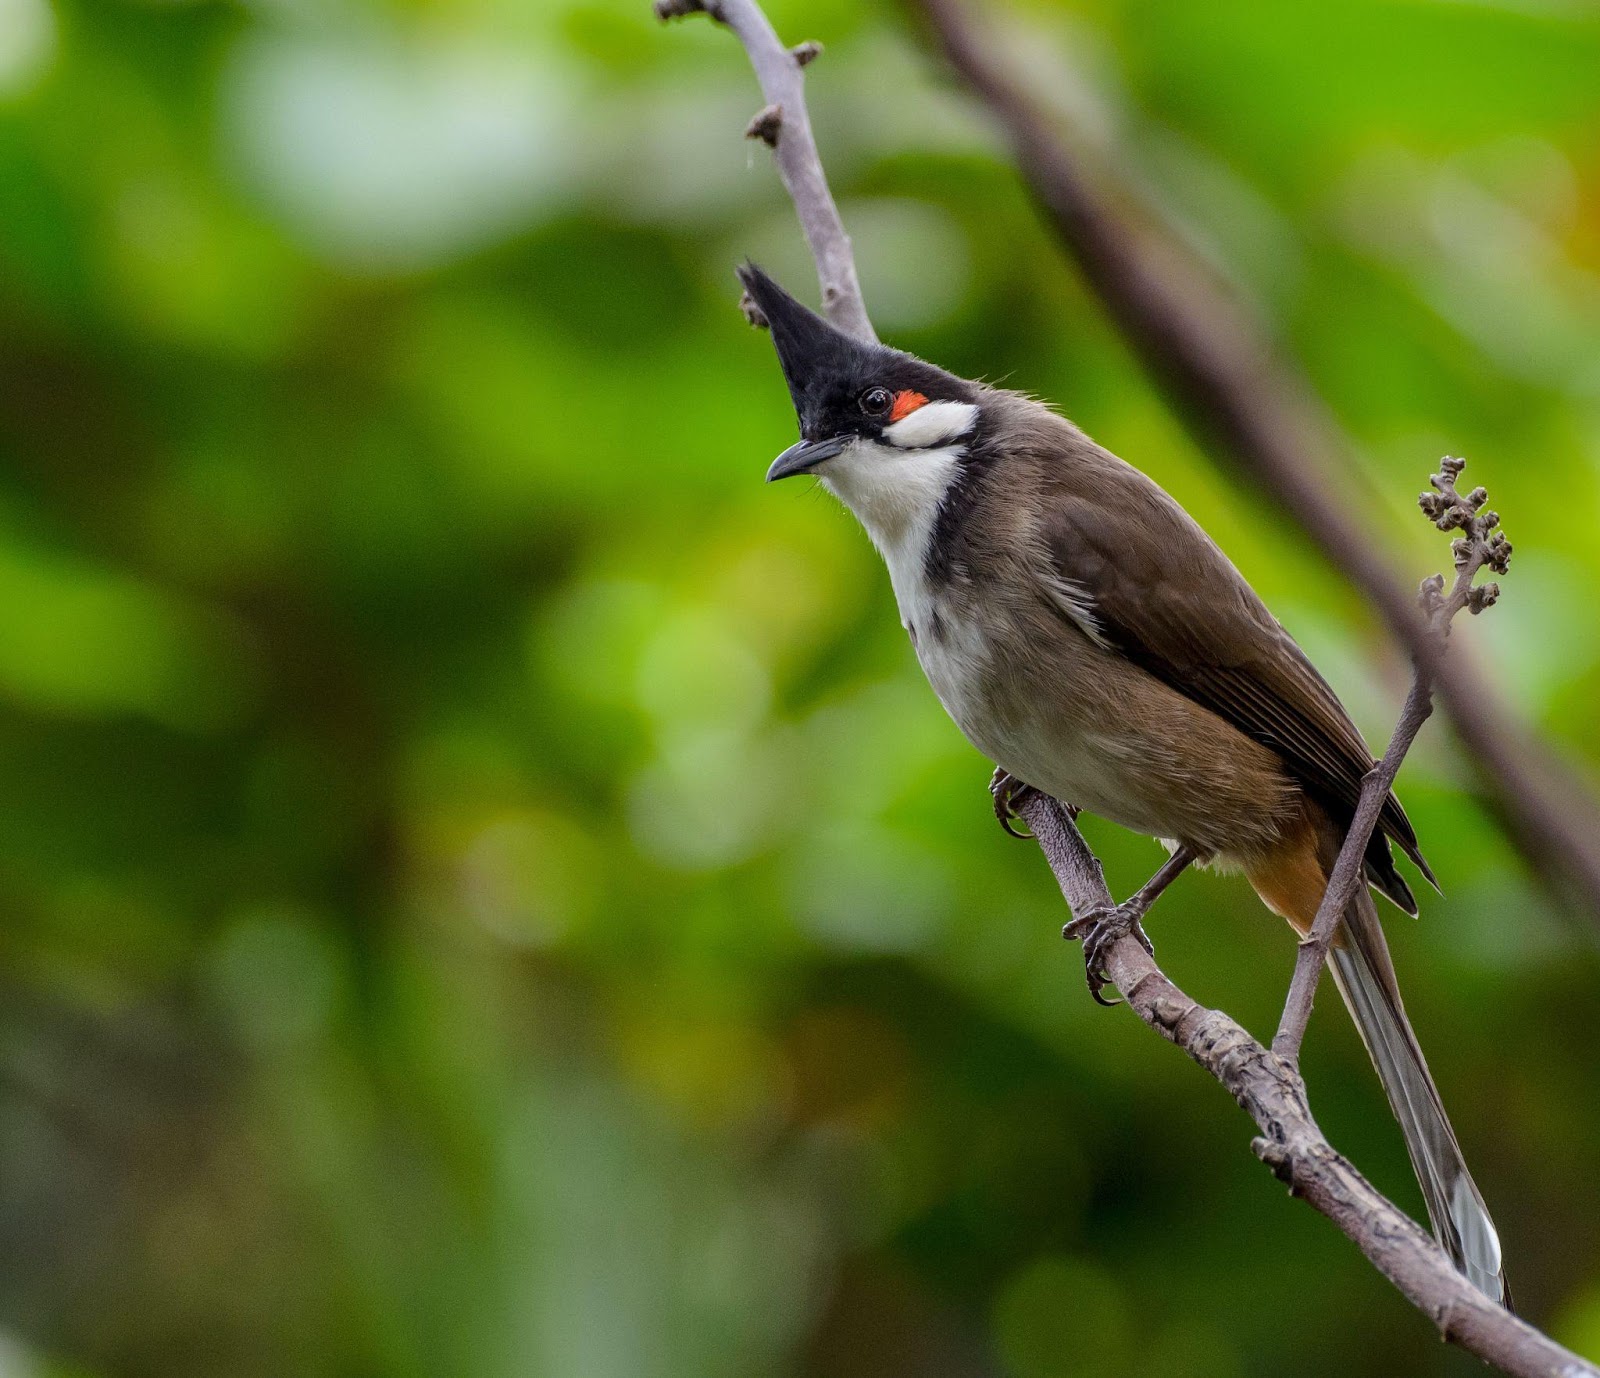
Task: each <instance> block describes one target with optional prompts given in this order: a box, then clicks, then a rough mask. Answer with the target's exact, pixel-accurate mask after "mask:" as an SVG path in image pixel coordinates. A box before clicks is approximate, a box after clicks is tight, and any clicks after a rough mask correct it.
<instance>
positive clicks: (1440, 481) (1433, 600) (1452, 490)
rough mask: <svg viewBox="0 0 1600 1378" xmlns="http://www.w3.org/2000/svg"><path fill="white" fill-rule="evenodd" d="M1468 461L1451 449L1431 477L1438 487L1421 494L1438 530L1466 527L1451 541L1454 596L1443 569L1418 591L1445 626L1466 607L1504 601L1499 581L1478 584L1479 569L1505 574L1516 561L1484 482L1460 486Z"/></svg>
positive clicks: (1474, 609)
mask: <svg viewBox="0 0 1600 1378" xmlns="http://www.w3.org/2000/svg"><path fill="white" fill-rule="evenodd" d="M1466 467H1467V461H1466V460H1464V459H1461V458H1458V457H1457V456H1455V455H1446V456H1445V457H1444V458H1443V459H1441V460H1440V461H1439V472H1438V473H1437V474H1434V475H1432V476H1431V477H1430V478H1429V479H1428V482H1429V483H1430V484H1431V485H1432V486H1433V490H1434V491H1433V492H1431V493H1422V494H1420V495H1419V496H1418V498H1417V506H1418V507H1420V508H1421V509H1422V514H1423V516H1425V517H1427V519H1428V520H1429V521H1431V522H1432V523H1433V524H1434V525H1435V526H1436V527H1438V528H1439V530H1441V531H1460V532H1463V533H1464V534H1463V535H1460V536H1457V537H1456V539H1455V540H1454V541H1452V542H1451V543H1450V554H1451V556H1452V557H1453V558H1454V560H1455V567H1456V583H1455V587H1454V589H1452V590H1451V593H1450V595H1449V597H1446V596H1445V591H1444V588H1445V580H1444V575H1442V574H1435V575H1434V576H1433V577H1432V578H1429V579H1425V580H1423V582H1422V588H1421V590H1420V591H1419V594H1418V597H1419V600H1420V601H1421V603H1422V607H1423V610H1424V611H1425V612H1427V613H1428V614H1429V616H1430V617H1431V618H1432V619H1433V620H1434V622H1435V625H1436V626H1438V627H1439V628H1440V630H1443V629H1444V628H1446V627H1448V625H1449V621H1450V618H1451V617H1452V616H1454V615H1455V613H1456V612H1458V611H1460V609H1462V608H1465V609H1466V610H1467V611H1468V612H1470V613H1472V614H1474V615H1476V614H1478V613H1480V612H1482V611H1483V610H1484V609H1485V608H1492V607H1493V606H1494V605H1495V603H1496V602H1498V601H1499V598H1500V585H1499V584H1497V583H1494V582H1493V581H1492V580H1491V581H1490V582H1489V583H1486V584H1478V585H1474V584H1473V582H1472V581H1473V579H1474V578H1475V577H1476V576H1477V573H1478V571H1479V570H1480V569H1482V568H1483V567H1484V566H1485V565H1487V566H1488V567H1489V568H1490V569H1491V570H1493V571H1494V572H1495V573H1496V574H1504V573H1505V572H1506V571H1507V570H1508V569H1509V568H1510V567H1511V542H1510V541H1508V540H1507V539H1506V533H1505V532H1504V531H1500V530H1497V528H1498V527H1499V525H1500V514H1499V513H1498V512H1496V511H1495V510H1494V509H1493V508H1490V509H1488V510H1487V511H1485V510H1484V504H1485V503H1487V502H1488V501H1489V494H1488V491H1487V490H1486V489H1484V488H1481V487H1479V488H1474V489H1473V490H1472V491H1471V492H1470V493H1462V492H1460V491H1459V490H1458V489H1457V487H1456V480H1457V479H1458V478H1460V477H1461V471H1462V470H1463V469H1465V468H1466Z"/></svg>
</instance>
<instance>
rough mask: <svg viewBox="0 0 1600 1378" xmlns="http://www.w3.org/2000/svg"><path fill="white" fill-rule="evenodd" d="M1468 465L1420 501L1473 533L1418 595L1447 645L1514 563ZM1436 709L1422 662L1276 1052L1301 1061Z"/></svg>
mask: <svg viewBox="0 0 1600 1378" xmlns="http://www.w3.org/2000/svg"><path fill="white" fill-rule="evenodd" d="M1464 468H1466V461H1465V460H1464V459H1455V458H1452V457H1450V456H1446V457H1445V458H1444V459H1442V460H1440V462H1439V472H1438V473H1437V474H1434V475H1433V477H1432V478H1431V479H1430V480H1429V482H1430V483H1431V484H1432V485H1433V489H1434V491H1433V492H1431V493H1424V494H1423V495H1422V497H1421V499H1420V500H1419V503H1420V506H1421V507H1422V510H1423V512H1424V513H1425V514H1426V515H1427V517H1428V519H1429V520H1430V521H1431V522H1433V523H1434V525H1435V526H1437V527H1438V528H1439V530H1441V531H1461V532H1463V533H1465V534H1463V535H1461V536H1459V537H1457V538H1456V540H1455V541H1454V542H1453V544H1452V547H1451V549H1452V553H1453V554H1454V556H1455V567H1456V578H1455V584H1454V585H1453V586H1452V588H1451V590H1450V592H1449V594H1448V595H1447V594H1446V593H1445V592H1444V575H1442V574H1435V575H1433V576H1432V577H1431V578H1429V579H1426V580H1424V581H1423V584H1422V588H1421V590H1420V592H1419V594H1418V602H1419V603H1420V604H1421V606H1422V610H1423V615H1424V617H1425V619H1426V622H1427V627H1428V630H1429V632H1430V634H1431V635H1432V636H1433V638H1434V640H1435V644H1436V645H1438V646H1440V647H1441V648H1442V647H1443V645H1444V642H1445V639H1446V637H1448V636H1449V633H1450V623H1451V620H1452V619H1453V618H1454V617H1455V615H1456V614H1457V613H1458V612H1460V611H1461V610H1462V609H1463V608H1470V609H1471V610H1472V611H1473V612H1474V613H1480V612H1482V611H1483V610H1484V609H1485V608H1487V607H1491V606H1492V605H1493V604H1494V602H1495V600H1496V599H1497V598H1499V596H1500V585H1498V584H1494V583H1487V584H1478V585H1474V583H1473V581H1474V580H1475V579H1476V578H1477V576H1478V571H1479V570H1481V569H1483V568H1484V566H1486V565H1487V566H1488V567H1489V568H1490V569H1491V570H1493V571H1494V572H1495V573H1496V574H1504V573H1505V572H1506V569H1507V568H1508V567H1509V565H1510V563H1511V542H1510V541H1508V540H1507V539H1506V537H1505V533H1504V532H1503V531H1499V530H1496V528H1497V527H1498V526H1499V524H1500V517H1499V514H1498V513H1496V512H1485V511H1483V505H1484V503H1485V502H1486V501H1487V500H1488V494H1487V493H1485V492H1484V490H1483V489H1482V488H1475V489H1473V490H1472V492H1470V493H1466V494H1462V493H1460V492H1458V491H1457V490H1456V479H1458V478H1459V477H1460V476H1461V471H1462V470H1463V469H1464ZM1432 713H1433V675H1432V673H1431V671H1430V669H1429V667H1428V665H1427V664H1424V663H1422V662H1421V661H1419V662H1418V664H1417V667H1416V671H1415V673H1414V675H1413V677H1412V680H1411V690H1410V692H1409V693H1408V694H1407V695H1406V701H1405V706H1404V707H1403V708H1402V709H1401V710H1400V720H1399V722H1397V723H1396V724H1395V729H1394V735H1393V736H1392V737H1390V739H1389V748H1388V750H1387V751H1385V752H1384V753H1383V759H1382V760H1381V761H1380V762H1378V764H1377V765H1376V766H1375V767H1374V768H1373V770H1372V772H1371V773H1370V774H1369V775H1368V776H1367V778H1366V779H1365V780H1364V781H1363V782H1362V786H1361V798H1360V801H1359V802H1358V804H1357V806H1356V812H1355V818H1354V820H1353V821H1352V822H1351V824H1350V831H1349V833H1348V834H1347V835H1346V837H1345V840H1344V845H1343V846H1342V847H1341V848H1340V849H1339V859H1338V861H1337V862H1336V863H1335V864H1334V868H1333V874H1332V875H1331V876H1330V877H1329V878H1328V888H1327V889H1326V890H1325V891H1324V892H1323V896H1322V903H1321V905H1320V906H1319V907H1318V909H1317V917H1316V920H1315V922H1313V923H1312V925H1311V931H1310V932H1309V933H1307V934H1306V936H1305V937H1304V938H1303V939H1302V940H1301V942H1300V949H1299V951H1298V953H1297V954H1296V956H1295V965H1294V978H1293V979H1292V980H1291V981H1290V983H1289V997H1288V999H1287V1000H1286V1001H1285V1002H1284V1007H1283V1018H1282V1020H1281V1021H1280V1023H1279V1025H1278V1032H1277V1033H1276V1034H1275V1035H1274V1036H1273V1039H1272V1050H1273V1052H1275V1053H1277V1054H1278V1055H1279V1056H1280V1057H1286V1058H1288V1059H1290V1060H1291V1061H1293V1060H1294V1059H1296V1058H1298V1057H1299V1056H1300V1044H1301V1042H1302V1040H1303V1039H1304V1038H1305V1034H1306V1023H1307V1021H1308V1020H1309V1019H1310V1018H1311V1004H1312V1001H1313V1000H1314V999H1315V997H1316V993H1317V983H1318V981H1320V980H1321V978H1322V967H1323V963H1324V962H1325V960H1326V959H1327V955H1328V945H1329V944H1330V943H1331V942H1332V941H1333V935H1334V931H1335V930H1336V929H1337V928H1338V926H1339V920H1340V918H1341V917H1342V916H1343V914H1344V911H1345V907H1346V906H1347V905H1348V904H1349V903H1350V900H1351V898H1352V897H1353V896H1354V895H1355V893H1356V888H1357V887H1358V886H1360V885H1363V884H1365V883H1366V878H1365V870H1366V852H1367V843H1368V842H1369V841H1370V840H1371V838H1372V833H1373V829H1374V828H1376V827H1377V823H1378V814H1379V811H1380V810H1381V809H1382V808H1383V801H1384V800H1385V799H1387V798H1388V797H1389V791H1390V790H1391V789H1393V788H1394V781H1395V776H1397V775H1398V774H1399V773H1400V763H1401V762H1402V761H1403V760H1404V759H1405V755H1406V752H1408V751H1409V750H1410V749H1411V743H1412V742H1413V741H1415V740H1416V737H1417V733H1418V732H1420V731H1421V730H1422V725H1423V723H1425V722H1427V720H1428V718H1429V716H1430V715H1431V714H1432Z"/></svg>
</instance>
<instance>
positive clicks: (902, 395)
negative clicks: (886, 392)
mask: <svg viewBox="0 0 1600 1378" xmlns="http://www.w3.org/2000/svg"><path fill="white" fill-rule="evenodd" d="M927 405H928V399H927V398H926V397H924V396H923V395H922V394H921V393H920V392H897V393H895V395H894V408H893V410H891V411H890V413H889V420H890V421H891V422H893V421H901V420H904V419H905V418H906V417H908V416H910V415H911V413H912V412H914V411H916V409H917V408H918V407H925V406H927Z"/></svg>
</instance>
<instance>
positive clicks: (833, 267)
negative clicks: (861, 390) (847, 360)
mask: <svg viewBox="0 0 1600 1378" xmlns="http://www.w3.org/2000/svg"><path fill="white" fill-rule="evenodd" d="M655 11H656V17H657V18H658V19H663V20H666V19H681V18H682V17H683V16H685V15H689V14H708V15H710V16H711V18H713V19H714V20H716V21H717V22H718V23H719V24H726V25H727V26H728V28H730V29H732V30H733V32H734V34H735V36H736V37H737V38H738V40H739V42H740V43H741V44H743V45H744V50H745V53H746V54H747V55H748V57H749V59H750V65H751V66H752V67H753V68H755V73H756V80H757V81H759V82H760V83H761V94H762V95H763V96H765V97H766V100H767V104H766V105H765V106H764V107H763V108H762V109H761V110H760V111H758V112H757V114H756V117H755V118H754V119H753V120H751V121H750V126H749V128H748V129H746V131H745V133H746V134H747V135H748V136H749V137H750V138H753V139H760V140H761V141H762V142H763V143H765V144H766V145H767V146H768V147H769V148H771V149H772V154H773V160H774V161H775V162H776V163H777V165H778V175H779V176H780V177H782V178H783V185H784V188H785V189H786V190H787V191H788V193H789V199H790V200H791V201H793V202H794V208H795V213H796V214H797V215H798V216H799V217H800V228H801V229H802V230H803V231H804V232H805V236H806V243H807V244H809V245H810V246H811V257H812V258H814V259H815V260H816V263H817V278H818V280H819V282H820V283H821V286H822V312H823V315H825V316H826V317H827V318H828V319H829V320H830V321H832V322H833V323H834V325H836V326H838V328H839V329H840V330H842V331H844V332H845V334H847V335H854V336H855V337H856V339H858V340H868V341H876V340H877V338H878V336H877V334H876V333H875V332H874V331H873V329H872V321H871V319H870V318H869V317H868V315H867V307H866V303H865V302H864V301H863V300H862V297H861V283H860V281H859V280H858V279H857V277H856V260H855V255H854V254H853V253H852V252H851V250H850V236H849V235H847V234H846V233H845V230H844V221H842V220H841V219H840V218H839V208H838V207H837V206H836V205H834V203H833V193H832V192H831V191H829V190H828V178H827V176H826V174H824V172H823V171H822V159H821V158H820V157H818V155H817V141H816V139H815V138H814V137H812V133H811V116H810V113H809V112H808V111H807V109H806V96H805V77H804V76H803V75H802V72H801V69H802V68H804V67H805V66H806V65H807V64H809V63H810V62H811V61H812V60H813V59H814V58H815V57H816V56H817V54H818V53H820V52H821V51H822V49H821V46H820V45H819V44H817V43H811V42H807V43H802V44H800V45H799V46H798V47H794V48H788V47H785V46H784V44H783V40H782V39H780V38H779V37H778V33H777V30H776V29H774V28H773V27H772V21H771V20H769V19H768V18H767V16H766V13H765V11H763V10H762V8H761V6H760V5H758V4H756V3H755V0H656V3H655Z"/></svg>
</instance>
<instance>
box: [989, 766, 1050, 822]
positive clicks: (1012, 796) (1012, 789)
mask: <svg viewBox="0 0 1600 1378" xmlns="http://www.w3.org/2000/svg"><path fill="white" fill-rule="evenodd" d="M989 793H990V794H991V795H992V796H993V797H994V816H995V817H996V818H998V819H999V820H1000V826H1001V827H1002V828H1004V829H1005V830H1006V831H1007V832H1008V833H1010V834H1011V836H1012V837H1027V836H1028V834H1027V833H1025V832H1019V831H1018V829H1017V827H1016V817H1017V807H1018V806H1019V805H1020V804H1022V803H1023V802H1024V801H1025V800H1026V799H1027V798H1028V796H1029V795H1030V794H1037V793H1038V790H1036V789H1034V787H1033V786H1032V785H1025V784H1023V783H1022V781H1021V780H1019V779H1017V777H1016V776H1015V775H1013V774H1011V772H1010V771H1008V770H1007V769H1006V768H1005V767H1004V766H996V767H995V768H994V774H993V775H992V776H990V778H989Z"/></svg>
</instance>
